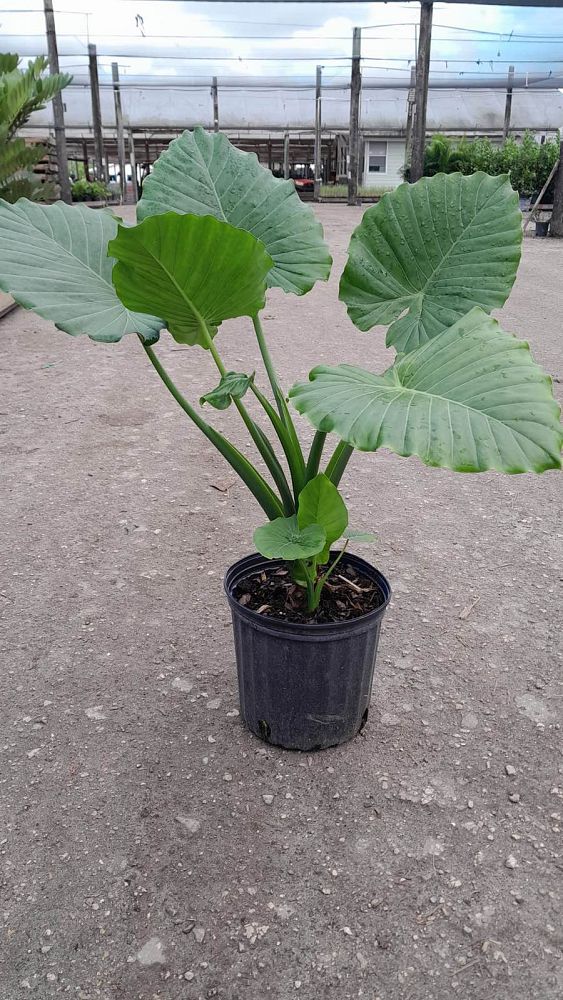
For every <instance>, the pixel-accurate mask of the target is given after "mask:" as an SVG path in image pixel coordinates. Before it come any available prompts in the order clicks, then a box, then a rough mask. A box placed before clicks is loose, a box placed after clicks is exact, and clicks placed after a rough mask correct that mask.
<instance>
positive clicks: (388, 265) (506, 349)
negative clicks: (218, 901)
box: [0, 129, 561, 750]
mask: <svg viewBox="0 0 563 1000" xmlns="http://www.w3.org/2000/svg"><path fill="white" fill-rule="evenodd" d="M138 220H139V221H138V225H136V226H125V225H122V224H120V223H119V221H118V220H117V219H116V218H114V216H113V215H112V214H111V213H110V212H109V211H106V210H102V211H94V210H91V209H89V208H87V207H86V206H81V205H76V206H73V207H69V206H67V205H64V204H62V203H58V204H55V205H51V206H48V207H43V206H40V205H36V204H32V203H31V202H28V201H26V200H21V201H19V202H17V204H15V205H7V204H2V205H1V206H0V286H1V287H3V288H5V289H6V290H7V291H10V292H11V294H12V295H13V296H14V297H15V299H16V300H17V301H18V302H20V303H21V304H22V305H23V306H25V307H26V308H30V309H33V310H35V311H36V312H37V313H39V314H40V315H41V316H44V317H46V318H47V319H51V320H53V322H54V323H55V324H56V326H58V327H59V328H60V329H62V330H65V331H66V332H67V333H70V334H72V335H75V334H82V333H86V334H88V335H89V336H90V337H91V338H92V339H94V340H97V341H102V342H109V341H116V340H119V339H121V337H122V336H124V334H127V333H136V334H137V335H138V338H139V340H140V344H141V348H142V350H144V351H145V353H146V356H147V359H148V360H149V361H150V363H151V364H152V365H153V366H154V368H155V370H156V372H157V373H158V375H159V376H160V378H161V379H162V381H163V382H164V384H165V386H166V387H167V388H168V390H169V391H170V392H171V393H172V395H173V396H174V398H175V399H176V401H177V402H178V403H179V405H180V407H181V408H182V409H183V411H184V412H185V413H186V414H187V416H188V417H189V418H190V420H191V421H192V422H193V423H194V424H195V425H196V427H198V428H199V430H200V431H201V432H202V433H203V434H204V435H205V437H206V438H207V440H208V441H209V442H211V444H213V445H214V446H215V447H216V448H217V449H218V450H219V451H220V453H221V454H222V455H223V457H224V458H225V459H226V461H227V462H229V463H230V465H231V466H232V468H233V469H234V470H235V472H236V473H237V474H238V475H239V476H240V478H241V479H242V480H243V482H244V483H245V484H246V486H247V487H248V488H249V489H250V491H251V492H252V494H253V496H254V497H255V499H256V501H257V503H258V505H259V506H260V507H261V508H262V511H263V518H264V523H263V524H260V525H259V526H258V527H257V529H256V532H255V534H254V545H255V548H256V550H257V554H253V555H250V556H248V557H246V558H245V559H242V560H241V561H240V562H238V563H236V564H235V565H234V566H232V567H231V568H230V569H229V570H228V572H227V574H226V578H225V589H226V593H227V598H228V601H229V604H230V607H231V610H232V614H233V622H234V632H235V646H236V653H237V662H238V673H239V687H240V697H241V708H242V717H243V719H244V720H245V721H246V723H247V725H248V726H249V727H250V729H251V730H252V731H253V732H254V733H256V734H257V735H259V736H261V737H262V738H263V739H264V740H268V741H270V742H272V743H274V744H278V745H281V746H284V747H289V748H299V749H303V750H310V749H314V748H322V747H326V746H331V745H334V744H337V743H341V742H344V741H345V740H347V739H349V738H351V737H352V736H353V735H354V734H355V733H357V732H358V730H359V729H360V728H361V726H362V725H363V724H364V722H365V720H366V718H367V712H368V707H369V700H370V693H371V684H372V676H373V667H374V658H375V653H376V649H377V642H378V636H379V629H380V625H381V619H382V616H383V613H384V611H385V608H386V605H387V603H388V601H389V596H390V587H389V584H388V582H387V580H386V579H385V577H384V576H383V575H382V574H381V573H380V572H379V571H378V570H377V569H375V568H374V567H372V566H371V565H370V564H369V563H368V562H366V561H365V560H363V559H360V558H359V557H357V556H355V555H351V554H350V553H349V552H348V545H349V543H350V542H353V541H354V540H355V541H362V540H370V539H371V537H372V536H369V535H366V534H365V533H362V532H354V531H352V530H351V529H350V527H349V525H348V511H347V509H346V505H345V503H344V500H343V498H342V495H341V493H340V491H339V488H338V487H339V484H340V480H341V478H342V476H343V474H344V472H345V469H346V465H347V463H348V460H349V458H350V456H351V454H352V452H353V450H354V449H355V448H356V449H359V450H360V451H376V450H377V449H378V448H380V447H385V448H388V449H390V450H392V451H394V452H396V453H397V454H399V455H417V456H418V457H419V458H420V460H421V461H422V462H424V463H425V464H426V465H436V466H441V467H442V468H447V469H453V470H457V471H460V472H468V473H469V472H482V471H485V470H487V469H496V470H497V471H499V472H505V473H524V472H543V471H544V470H546V469H552V468H556V467H559V464H560V445H561V433H560V426H559V421H558V413H559V411H558V407H557V405H556V403H555V401H554V400H553V397H552V394H551V385H550V379H549V378H548V376H546V375H545V374H544V373H543V372H542V371H541V369H540V368H539V367H538V366H537V365H536V364H535V362H534V361H533V359H532V357H531V355H530V351H529V349H528V345H527V344H526V343H523V342H521V341H518V340H516V339H515V338H514V337H513V336H511V335H510V334H508V333H505V332H504V331H503V330H501V328H500V326H499V325H498V323H497V322H496V321H495V320H493V319H492V318H491V317H490V316H489V315H488V313H489V312H490V310H491V309H493V308H494V307H498V306H501V305H502V304H503V302H504V301H505V299H506V298H507V296H508V294H509V291H510V288H511V286H512V284H513V281H514V278H515V276H516V270H517V266H518V261H519V257H520V244H521V216H520V212H519V210H518V197H517V195H516V194H515V192H514V191H512V189H511V187H510V184H509V182H508V179H507V177H506V176H503V177H489V176H488V175H486V174H483V173H477V174H473V175H472V176H467V177H466V176H462V175H461V174H451V175H448V176H446V175H444V174H438V175H436V176H435V177H432V178H424V179H422V180H421V181H419V182H418V183H417V184H414V185H408V184H403V185H401V186H400V187H399V188H398V189H397V190H396V191H394V192H392V193H391V194H387V195H385V196H384V197H383V198H382V200H381V201H380V202H379V203H378V204H377V205H375V206H374V207H372V208H370V209H368V210H367V211H366V212H365V214H364V216H363V219H362V221H361V223H360V225H359V226H358V228H357V229H356V231H355V233H354V234H353V236H352V239H351V243H350V251H349V259H348V263H347V265H346V268H345V271H344V273H343V275H342V279H341V283H340V298H341V299H342V300H343V301H344V302H345V303H346V305H347V308H348V313H349V316H350V318H351V320H352V322H353V323H354V324H355V325H356V326H357V327H358V328H359V329H360V330H363V331H367V330H371V329H372V328H373V327H374V326H387V327H388V330H387V345H388V346H389V347H390V348H393V349H394V350H395V352H396V356H395V358H394V360H392V361H391V363H390V366H389V368H388V369H387V370H386V371H385V372H384V373H383V374H380V375H378V374H374V373H373V372H371V371H369V370H364V369H362V368H358V367H356V366H350V365H346V364H339V365H336V366H335V367H330V366H325V365H323V366H320V367H318V368H315V369H313V371H312V372H311V373H310V376H309V380H308V381H306V382H300V383H297V384H296V385H294V386H293V387H292V388H291V389H290V391H289V394H288V396H286V394H285V392H284V391H283V389H282V387H281V386H280V383H279V380H278V377H277V374H276V370H275V366H274V363H273V361H272V358H271V356H270V352H269V349H268V344H267V336H266V334H265V332H264V330H263V328H262V324H261V321H260V311H261V309H262V308H263V306H264V302H265V297H266V290H267V288H269V287H278V288H281V289H283V290H284V291H286V292H288V293H293V294H297V295H302V294H304V293H306V292H308V291H309V290H310V289H311V287H312V286H313V284H314V283H315V282H316V281H317V280H325V279H326V278H327V277H328V274H329V271H330V266H331V258H330V254H329V251H328V248H327V247H326V245H325V243H324V241H323V234H322V229H321V226H320V225H319V223H318V222H317V221H316V219H315V216H314V214H313V212H312V211H311V209H310V208H308V207H307V206H306V205H303V204H302V203H301V202H300V200H299V198H298V197H297V195H296V193H295V189H294V185H293V183H292V182H291V181H289V182H288V181H283V180H277V179H275V178H274V177H273V176H272V175H271V174H270V173H269V172H268V171H267V170H265V169H264V168H262V167H261V166H260V164H259V163H258V161H257V159H256V157H255V156H253V155H248V154H245V153H242V152H240V151H238V150H236V149H235V148H234V147H233V146H231V144H230V143H229V142H228V140H227V139H226V137H225V136H222V135H220V134H217V135H214V134H211V135H209V134H207V133H205V132H204V131H203V130H202V129H196V130H195V131H194V132H193V133H192V132H186V133H184V134H183V135H182V136H181V137H180V138H178V139H176V140H174V142H172V143H171V145H170V147H169V149H168V150H167V151H166V152H164V153H163V155H162V156H161V158H160V159H159V160H158V162H157V163H156V164H155V167H154V170H153V172H152V174H151V175H150V177H148V178H147V180H146V182H145V186H144V191H143V197H142V199H141V201H140V203H139V206H138ZM241 316H247V317H249V319H250V322H251V323H252V325H253V328H254V332H255V335H256V338H257V341H258V345H259V348H260V352H261V357H262V360H263V367H264V372H263V373H256V372H251V371H244V372H233V371H227V370H226V368H225V366H224V364H223V361H222V359H221V354H220V348H219V346H218V345H220V343H221V339H222V336H223V333H225V335H226V334H227V332H228V331H227V330H225V331H223V328H222V324H223V323H225V322H226V321H227V320H229V319H230V318H233V317H241ZM220 328H221V329H220ZM163 329H167V330H168V331H169V334H170V335H171V336H172V337H173V338H174V339H175V340H176V341H178V342H180V343H182V344H188V345H192V346H193V347H194V350H205V351H207V352H208V356H209V360H210V364H214V365H215V367H216V369H217V372H218V384H216V385H215V386H213V385H211V384H210V385H207V386H204V387H202V392H201V396H200V399H199V401H198V400H193V399H192V400H188V399H187V398H186V396H185V395H184V393H183V392H182V391H181V389H180V388H179V387H178V386H176V385H175V384H174V382H173V381H172V379H171V378H170V375H169V374H168V372H167V371H166V370H165V368H164V366H163V364H162V361H161V360H160V358H159V356H158V352H157V350H155V345H156V342H157V341H158V339H159V336H160V333H161V331H162V330H163ZM219 332H220V335H218V334H219ZM290 407H293V408H294V409H296V410H297V411H298V413H300V414H302V415H303V416H304V417H306V418H307V419H308V420H309V422H310V423H311V424H312V425H313V427H314V429H315V435H314V437H313V441H312V445H311V447H310V449H309V450H308V451H306V450H305V449H304V448H303V446H302V444H301V443H300V440H299V437H298V435H297V431H296V426H295V422H294V418H293V416H292V413H291V409H290ZM214 408H216V409H220V410H224V409H227V408H230V409H231V411H232V413H233V419H234V418H235V417H236V416H237V415H238V417H239V418H240V419H242V421H243V422H244V425H245V427H246V430H247V432H248V434H249V435H250V438H251V439H252V441H253V443H254V445H255V447H256V449H257V452H258V453H259V455H260V457H261V459H262V463H263V466H264V467H265V470H266V471H265V472H264V474H263V473H262V472H261V471H260V470H259V469H258V468H257V467H256V466H255V465H253V464H252V463H251V462H250V461H249V460H248V459H247V458H246V457H245V456H244V455H243V454H242V453H241V452H240V451H239V450H238V449H237V448H236V447H235V446H234V445H233V444H232V443H231V441H229V440H228V438H227V437H225V436H224V435H223V434H221V433H219V432H218V431H217V430H216V429H215V428H214V427H213V426H212V422H210V420H209V413H212V412H213V409H214ZM235 411H236V414H235ZM257 412H260V413H261V415H262V418H263V419H262V420H260V421H259V419H258V417H257V415H256V414H257ZM266 427H270V429H271V433H270V434H268V433H267V432H266V429H265V428H266ZM331 434H333V435H334V438H333V440H332V444H331V445H330V450H329V449H328V446H329V436H330V435H331ZM338 543H340V547H339V548H336V546H337V545H338Z"/></svg>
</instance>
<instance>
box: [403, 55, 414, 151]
mask: <svg viewBox="0 0 563 1000" xmlns="http://www.w3.org/2000/svg"><path fill="white" fill-rule="evenodd" d="M415 83H416V73H415V68H414V66H411V83H410V88H409V95H408V99H407V101H408V103H407V125H406V128H405V169H406V168H407V167H408V166H409V164H410V162H411V146H412V121H413V117H414V88H415Z"/></svg>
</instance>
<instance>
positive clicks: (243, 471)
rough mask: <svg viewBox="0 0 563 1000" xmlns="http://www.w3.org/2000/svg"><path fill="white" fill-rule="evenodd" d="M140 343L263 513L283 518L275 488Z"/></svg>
mask: <svg viewBox="0 0 563 1000" xmlns="http://www.w3.org/2000/svg"><path fill="white" fill-rule="evenodd" d="M139 340H140V341H141V344H142V345H143V349H144V351H145V353H146V355H147V356H148V358H149V361H150V362H151V364H152V365H153V367H154V369H155V371H156V372H157V373H158V375H160V378H161V379H162V381H163V382H164V384H165V386H166V388H167V389H168V390H169V392H170V393H171V394H172V396H173V397H174V399H175V400H176V402H177V403H178V404H179V406H181V407H182V409H183V411H184V413H186V414H187V415H188V417H189V418H190V420H192V421H193V423H194V424H195V425H196V427H198V428H199V430H200V431H201V432H202V434H204V435H205V437H206V438H207V440H208V441H210V442H211V444H213V445H214V446H215V448H217V450H218V451H219V452H220V453H221V455H222V456H223V458H225V459H226V460H227V462H228V463H229V465H230V466H231V468H232V469H234V471H235V472H236V473H237V475H238V476H240V478H241V479H242V481H243V482H244V483H245V485H246V486H247V487H248V489H249V490H250V492H251V493H252V495H253V496H254V497H255V499H256V500H257V501H258V503H259V504H260V506H261V507H262V510H263V511H264V513H265V514H266V516H267V517H268V518H269V519H270V521H273V520H274V519H275V518H276V517H283V516H284V510H283V507H282V505H281V503H280V501H279V498H278V497H277V496H276V494H275V493H274V491H273V490H272V488H271V487H270V486H269V485H268V483H267V482H266V480H265V479H264V478H263V477H262V476H261V475H260V473H259V472H258V470H257V469H255V468H254V466H253V465H252V463H251V462H249V461H248V459H247V458H245V457H244V455H243V454H242V453H241V452H240V451H239V450H238V449H237V448H235V446H234V445H232V444H231V443H230V441H228V440H227V439H226V438H225V437H223V435H222V434H220V433H219V432H218V431H216V430H215V429H214V428H213V427H211V426H210V425H209V424H208V423H206V421H205V420H203V418H202V417H200V415H199V413H198V412H197V410H195V409H194V407H193V406H192V405H191V404H190V403H189V402H188V400H187V399H186V398H185V397H184V396H183V395H182V393H181V392H180V390H179V389H178V388H177V387H176V385H175V384H174V382H173V381H172V379H171V378H170V376H169V374H168V372H167V371H166V369H165V368H164V366H163V365H162V364H161V362H160V361H159V359H158V357H157V356H156V354H155V352H154V351H153V349H152V347H149V345H148V344H145V342H144V341H143V340H142V338H141V337H139Z"/></svg>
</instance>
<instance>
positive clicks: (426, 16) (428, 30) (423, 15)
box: [410, 0, 432, 182]
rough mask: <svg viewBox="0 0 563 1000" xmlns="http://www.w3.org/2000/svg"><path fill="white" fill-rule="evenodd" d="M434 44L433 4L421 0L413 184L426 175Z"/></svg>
mask: <svg viewBox="0 0 563 1000" xmlns="http://www.w3.org/2000/svg"><path fill="white" fill-rule="evenodd" d="M431 42H432V4H431V3H428V2H427V0H421V4H420V34H419V39H418V55H417V60H416V86H415V113H414V127H413V143H412V156H411V176H410V179H411V181H412V182H414V181H418V180H419V179H420V178H421V177H422V175H423V173H424V147H425V144H426V105H427V102H428V79H429V76H430V45H431Z"/></svg>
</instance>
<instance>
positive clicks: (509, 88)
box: [502, 66, 514, 139]
mask: <svg viewBox="0 0 563 1000" xmlns="http://www.w3.org/2000/svg"><path fill="white" fill-rule="evenodd" d="M513 83H514V66H509V67H508V80H507V84H506V104H505V106H504V127H503V130H502V137H503V139H508V133H509V130H510V112H511V111H512V84H513Z"/></svg>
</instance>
